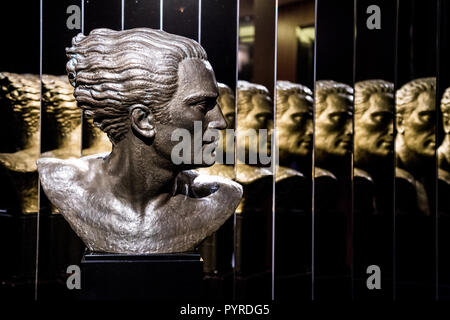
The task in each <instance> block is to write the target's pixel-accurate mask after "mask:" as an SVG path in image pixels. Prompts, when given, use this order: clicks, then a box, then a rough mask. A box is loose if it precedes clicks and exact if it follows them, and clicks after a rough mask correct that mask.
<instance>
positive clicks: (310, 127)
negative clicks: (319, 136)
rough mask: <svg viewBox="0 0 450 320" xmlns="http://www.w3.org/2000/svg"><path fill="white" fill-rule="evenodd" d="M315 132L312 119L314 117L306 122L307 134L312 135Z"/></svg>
mask: <svg viewBox="0 0 450 320" xmlns="http://www.w3.org/2000/svg"><path fill="white" fill-rule="evenodd" d="M313 133H314V131H313V121H312V119H309V120H308V122H307V123H306V135H308V136H311V137H312V135H313Z"/></svg>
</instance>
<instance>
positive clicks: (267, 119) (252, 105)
mask: <svg viewBox="0 0 450 320" xmlns="http://www.w3.org/2000/svg"><path fill="white" fill-rule="evenodd" d="M237 90H238V108H237V109H238V110H237V119H238V120H237V130H236V150H237V158H238V162H240V163H247V164H248V163H250V164H258V163H259V159H256V160H257V161H255V162H257V163H252V162H253V161H252V158H251V156H252V155H259V153H261V152H262V153H264V154H266V153H270V138H269V136H270V133H271V131H272V129H273V104H272V99H271V97H270V94H269V91H268V90H267V89H266V87H264V86H262V85H259V84H254V83H250V82H247V81H238V89H237ZM261 129H262V130H266V131H267V133H268V135H269V136H267V139H266V140H265V141H264V138H263V137H262V136H261V135H260V130H261ZM252 132H254V133H256V140H255V141H253V140H252V139H250V138H248V136H251V133H252ZM243 155H245V159H241V158H242V156H243Z"/></svg>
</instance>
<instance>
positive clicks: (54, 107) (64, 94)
mask: <svg viewBox="0 0 450 320" xmlns="http://www.w3.org/2000/svg"><path fill="white" fill-rule="evenodd" d="M42 91H43V92H42V100H43V103H44V105H45V107H46V112H47V114H48V115H49V116H50V118H51V119H54V122H56V123H55V124H56V126H57V131H58V132H60V133H61V135H62V136H66V135H68V134H69V133H71V132H72V131H73V130H74V129H75V128H76V127H77V126H78V125H80V123H81V110H80V109H79V108H78V107H77V102H76V100H75V97H74V96H73V88H72V86H71V85H70V83H69V82H68V81H67V77H66V76H53V75H42Z"/></svg>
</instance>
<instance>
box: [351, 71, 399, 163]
mask: <svg viewBox="0 0 450 320" xmlns="http://www.w3.org/2000/svg"><path fill="white" fill-rule="evenodd" d="M393 152H394V84H393V83H391V82H388V81H384V80H366V81H360V82H357V83H356V84H355V165H356V166H358V167H362V168H363V169H365V170H370V169H371V168H373V167H374V166H376V163H377V161H378V160H381V159H383V158H386V157H388V156H389V155H390V154H392V153H393Z"/></svg>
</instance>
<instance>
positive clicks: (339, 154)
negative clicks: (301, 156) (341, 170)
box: [315, 80, 353, 174]
mask: <svg viewBox="0 0 450 320" xmlns="http://www.w3.org/2000/svg"><path fill="white" fill-rule="evenodd" d="M315 100H316V115H315V118H316V119H315V120H316V127H315V162H316V165H318V166H320V167H322V168H324V169H326V170H329V171H331V172H333V173H334V174H336V173H335V172H334V169H335V165H336V162H339V161H342V159H343V158H344V156H347V155H349V154H350V153H351V151H352V135H353V129H352V122H353V121H352V115H353V105H352V104H353V89H352V88H351V87H350V86H348V85H346V84H343V83H339V82H336V81H331V80H322V81H317V82H316V91H315Z"/></svg>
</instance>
